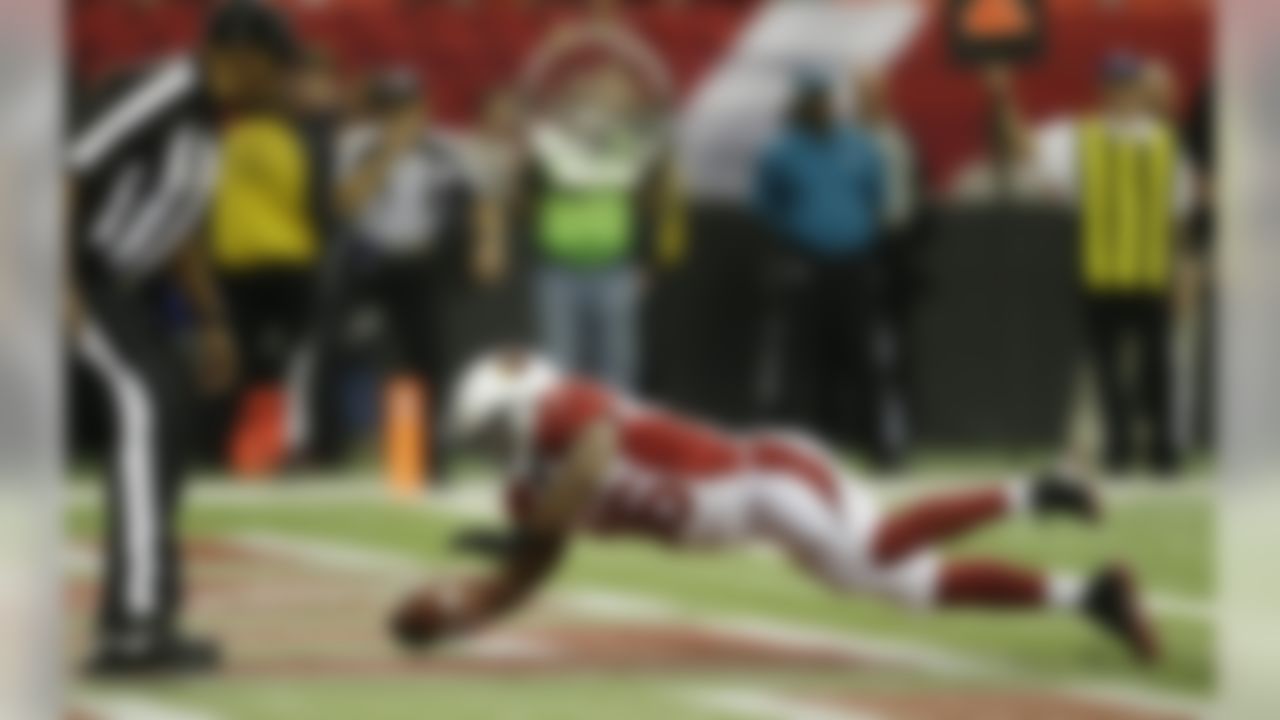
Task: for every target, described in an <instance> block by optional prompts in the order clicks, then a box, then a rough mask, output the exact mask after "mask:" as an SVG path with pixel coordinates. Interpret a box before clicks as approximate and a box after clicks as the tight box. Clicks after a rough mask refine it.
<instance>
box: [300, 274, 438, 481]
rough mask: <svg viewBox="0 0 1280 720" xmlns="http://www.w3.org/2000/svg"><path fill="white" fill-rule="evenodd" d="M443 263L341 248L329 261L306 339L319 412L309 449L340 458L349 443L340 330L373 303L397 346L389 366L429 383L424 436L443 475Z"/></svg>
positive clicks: (313, 414)
mask: <svg viewBox="0 0 1280 720" xmlns="http://www.w3.org/2000/svg"><path fill="white" fill-rule="evenodd" d="M441 272H442V271H441V266H440V263H439V262H438V261H437V259H436V257H435V256H434V255H432V254H430V253H421V254H414V255H408V256H401V257H382V258H370V257H359V256H354V257H353V255H352V254H350V253H342V252H337V253H335V255H334V256H333V257H332V258H330V259H329V261H328V262H327V263H326V268H325V274H324V276H323V279H322V282H321V291H320V294H319V300H318V302H317V305H316V317H315V322H314V328H313V331H312V337H311V340H310V341H309V343H308V346H309V347H308V351H307V363H308V366H309V369H308V373H307V375H308V377H309V380H308V385H309V386H310V387H311V388H312V392H311V393H310V397H311V402H312V403H313V409H314V411H313V412H311V413H309V416H310V417H311V418H313V421H312V424H311V427H310V428H309V431H308V432H307V441H306V445H307V447H308V454H310V455H311V456H312V457H315V458H317V459H319V460H325V461H331V460H337V459H339V458H340V457H341V456H342V455H343V454H344V453H345V449H346V446H347V438H346V433H345V428H344V426H343V423H342V420H341V415H342V412H341V407H340V405H341V398H340V396H339V392H338V390H339V383H338V382H337V376H338V371H339V369H340V367H341V365H342V349H341V346H342V338H341V334H342V331H343V329H344V328H345V326H346V324H347V323H346V320H347V318H348V317H349V315H350V313H351V311H352V310H354V309H356V308H361V307H368V306H373V307H375V308H376V309H377V310H378V311H379V313H380V315H381V316H382V320H383V327H384V329H385V331H386V333H387V336H388V337H387V338H386V339H387V340H389V341H390V342H389V343H388V344H389V345H390V346H391V347H392V351H393V356H394V357H393V360H392V370H393V371H394V372H397V373H406V374H411V375H414V376H416V377H417V378H418V379H419V380H421V381H422V382H424V383H426V385H427V387H428V400H429V403H428V408H427V412H428V413H429V414H430V420H429V422H428V423H427V427H426V429H425V432H426V434H427V437H425V438H424V441H425V442H426V443H428V444H427V447H430V448H432V449H433V452H432V453H431V458H432V461H433V464H434V465H435V467H434V468H433V470H434V471H435V472H436V474H437V475H438V474H439V470H440V469H441V467H443V463H444V460H445V458H444V452H445V450H446V448H444V446H443V445H441V443H440V437H441V434H440V432H439V427H440V423H441V422H442V415H441V408H442V407H443V404H444V403H443V400H444V395H445V391H446V388H447V387H448V384H447V383H448V378H447V377H445V371H446V368H445V363H444V358H443V355H442V353H441V346H442V337H441V332H442V331H441V319H440V317H441V316H440V304H441V303H440V296H441V294H442V293H441V292H440V290H439V287H440V285H441V283H442V278H441V276H440V273H441Z"/></svg>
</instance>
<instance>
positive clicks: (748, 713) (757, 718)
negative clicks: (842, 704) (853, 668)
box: [687, 687, 880, 720]
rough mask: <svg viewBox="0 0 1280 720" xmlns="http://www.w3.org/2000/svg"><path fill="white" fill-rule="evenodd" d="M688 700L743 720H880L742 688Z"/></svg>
mask: <svg viewBox="0 0 1280 720" xmlns="http://www.w3.org/2000/svg"><path fill="white" fill-rule="evenodd" d="M687 699H688V700H689V701H690V702H692V703H693V704H694V705H696V706H698V707H700V708H703V709H705V710H712V711H715V712H717V713H727V714H730V715H733V716H734V717H740V718H743V719H744V720H880V719H879V716H877V715H869V714H867V713H861V712H859V713H854V712H850V711H847V710H835V709H834V708H828V707H824V706H823V705H821V704H819V703H815V702H809V701H805V700H799V699H796V698H793V697H788V696H787V695H786V694H784V693H777V692H766V691H762V690H755V689H750V688H742V687H724V688H716V689H713V690H700V691H697V692H694V693H691V694H689V695H688V696H687Z"/></svg>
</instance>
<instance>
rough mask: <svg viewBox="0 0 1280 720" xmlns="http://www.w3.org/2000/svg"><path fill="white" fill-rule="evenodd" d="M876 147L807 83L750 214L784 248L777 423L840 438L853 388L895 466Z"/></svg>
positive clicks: (861, 414) (865, 429)
mask: <svg viewBox="0 0 1280 720" xmlns="http://www.w3.org/2000/svg"><path fill="white" fill-rule="evenodd" d="M885 186H886V174H885V168H884V162H883V161H882V159H881V157H880V153H879V151H878V150H877V149H876V144H875V141H874V139H873V138H872V137H871V136H870V135H868V134H867V133H866V132H865V131H863V130H861V129H859V128H858V127H856V126H854V125H852V124H850V123H846V122H842V121H840V120H839V119H838V118H837V117H836V113H835V109H834V107H833V98H832V89H831V87H830V83H829V81H828V79H827V78H825V77H821V76H818V75H812V74H807V75H805V76H804V77H802V78H800V81H799V83H798V87H797V89H796V93H795V98H794V100H793V103H792V107H791V113H790V117H789V119H788V122H787V124H786V126H785V127H783V128H782V130H781V131H780V132H779V134H778V136H777V137H776V138H775V139H774V140H773V142H772V143H771V144H770V145H769V146H768V147H767V148H766V150H765V152H764V154H763V155H762V156H761V158H760V160H759V163H758V167H757V170H756V177H755V190H754V194H755V207H756V210H757V212H758V213H759V214H760V216H761V217H762V218H763V219H764V220H765V221H766V222H767V223H768V224H769V225H770V227H771V228H772V230H773V231H774V233H775V235H776V237H777V239H778V244H777V250H778V252H779V255H780V258H779V261H778V262H776V263H774V264H773V268H774V269H775V270H776V273H777V274H776V277H775V279H776V281H777V284H778V287H777V289H778V291H779V293H780V297H779V300H780V310H781V321H782V323H781V324H782V327H781V333H780V337H778V338H775V340H778V342H777V343H776V345H775V347H774V349H773V354H774V355H775V357H776V360H779V361H780V362H775V365H780V370H781V373H780V379H781V382H779V383H778V385H779V386H780V388H779V389H780V397H778V398H774V403H773V404H775V405H777V406H778V407H777V408H775V410H776V412H778V413H780V414H782V415H783V416H784V418H785V419H786V420H788V421H791V422H798V423H801V424H804V425H807V426H810V427H815V428H817V429H820V430H822V431H825V432H829V433H836V434H841V433H843V432H844V431H845V423H844V421H845V420H846V419H847V418H846V413H845V408H844V407H843V406H844V405H845V404H846V403H845V402H843V401H842V400H843V399H844V398H847V397H848V394H849V390H850V387H849V386H850V385H854V387H853V388H852V389H853V392H854V393H856V395H855V398H856V402H857V413H856V414H857V418H856V420H857V423H856V424H857V430H859V431H861V434H862V435H864V436H866V437H868V438H869V439H870V445H871V450H872V455H873V457H874V459H875V460H876V461H877V462H879V463H880V464H882V465H887V464H891V463H892V462H893V461H894V460H895V457H894V454H895V453H894V450H893V448H892V442H891V439H890V433H889V430H890V427H891V425H892V421H891V418H890V408H889V403H887V402H886V400H885V392H884V391H885V389H886V387H887V386H888V377H887V374H888V367H889V366H888V364H887V363H885V362H884V361H885V356H884V353H883V352H878V349H877V347H876V345H877V338H878V337H882V335H883V328H884V326H885V324H886V319H885V317H884V313H883V308H882V298H881V276H880V269H879V267H878V265H877V262H876V260H877V245H878V243H879V241H880V239H881V237H882V234H883V233H882V231H883V214H884V207H885V195H886V187H885Z"/></svg>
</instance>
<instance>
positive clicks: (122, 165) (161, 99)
mask: <svg viewBox="0 0 1280 720" xmlns="http://www.w3.org/2000/svg"><path fill="white" fill-rule="evenodd" d="M77 125H78V127H77V128H76V129H75V132H74V137H73V139H72V142H71V146H70V150H69V155H68V158H67V162H68V164H69V170H70V173H71V175H72V176H73V178H74V180H75V185H76V217H75V218H74V219H73V223H74V232H75V250H74V252H75V253H76V261H77V266H78V270H79V271H80V272H82V273H92V274H95V275H99V276H102V275H105V276H106V277H109V278H112V279H114V280H119V281H124V282H130V281H135V280H138V279H140V278H144V277H146V276H147V275H149V274H151V273H152V272H153V271H155V270H156V269H157V268H159V267H160V266H162V265H163V264H164V263H165V262H166V261H167V260H169V259H170V258H172V256H173V255H174V253H175V251H176V250H177V249H178V248H179V247H181V245H182V244H183V242H184V241H186V240H187V239H188V238H189V237H190V236H191V235H192V233H193V231H194V230H195V229H196V227H197V225H198V224H199V223H200V222H201V220H202V219H203V217H204V215H205V211H206V209H207V207H208V204H209V198H210V196H211V194H212V191H213V186H214V182H215V176H216V172H217V153H218V148H217V138H216V135H215V128H214V123H213V113H212V108H211V107H210V105H209V102H208V100H207V98H206V96H205V93H204V89H203V83H202V80H201V77H200V69H199V66H198V64H197V63H196V61H195V60H194V59H192V58H188V57H179V58H173V59H170V60H166V61H163V62H160V63H158V64H156V65H153V66H151V67H148V68H146V69H144V70H142V71H141V72H138V73H135V74H132V75H129V76H126V77H122V78H121V79H120V80H118V81H117V82H115V83H112V84H111V85H110V86H109V87H107V88H105V89H104V91H103V93H102V95H101V97H99V98H97V100H96V101H95V102H94V105H93V107H91V108H89V109H88V111H87V112H86V113H84V119H83V121H82V122H79V123H77Z"/></svg>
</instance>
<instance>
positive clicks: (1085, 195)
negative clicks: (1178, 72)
mask: <svg viewBox="0 0 1280 720" xmlns="http://www.w3.org/2000/svg"><path fill="white" fill-rule="evenodd" d="M1079 132H1080V154H1081V157H1080V167H1081V170H1082V172H1081V173H1080V182H1081V188H1080V191H1081V192H1080V197H1081V221H1082V222H1081V241H1080V267H1081V272H1082V275H1083V276H1082V280H1083V282H1084V286H1085V289H1086V290H1088V291H1089V292H1094V293H1105V294H1120V293H1123V294H1131V293H1161V292H1164V291H1165V290H1167V289H1168V286H1169V280H1170V264H1171V263H1170V260H1171V255H1172V253H1173V247H1174V240H1175V238H1174V232H1175V231H1174V206H1173V183H1174V181H1175V174H1176V168H1175V155H1176V146H1175V141H1174V136H1173V132H1172V131H1171V130H1170V129H1169V128H1165V127H1162V128H1161V129H1160V130H1159V131H1158V132H1157V133H1154V134H1153V135H1151V136H1149V137H1148V138H1146V139H1143V140H1133V139H1125V138H1118V137H1117V136H1116V135H1115V134H1114V133H1111V132H1108V130H1107V128H1106V127H1105V125H1104V124H1103V123H1102V122H1101V121H1099V120H1088V121H1085V122H1084V123H1082V124H1081V126H1080V128H1079Z"/></svg>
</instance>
